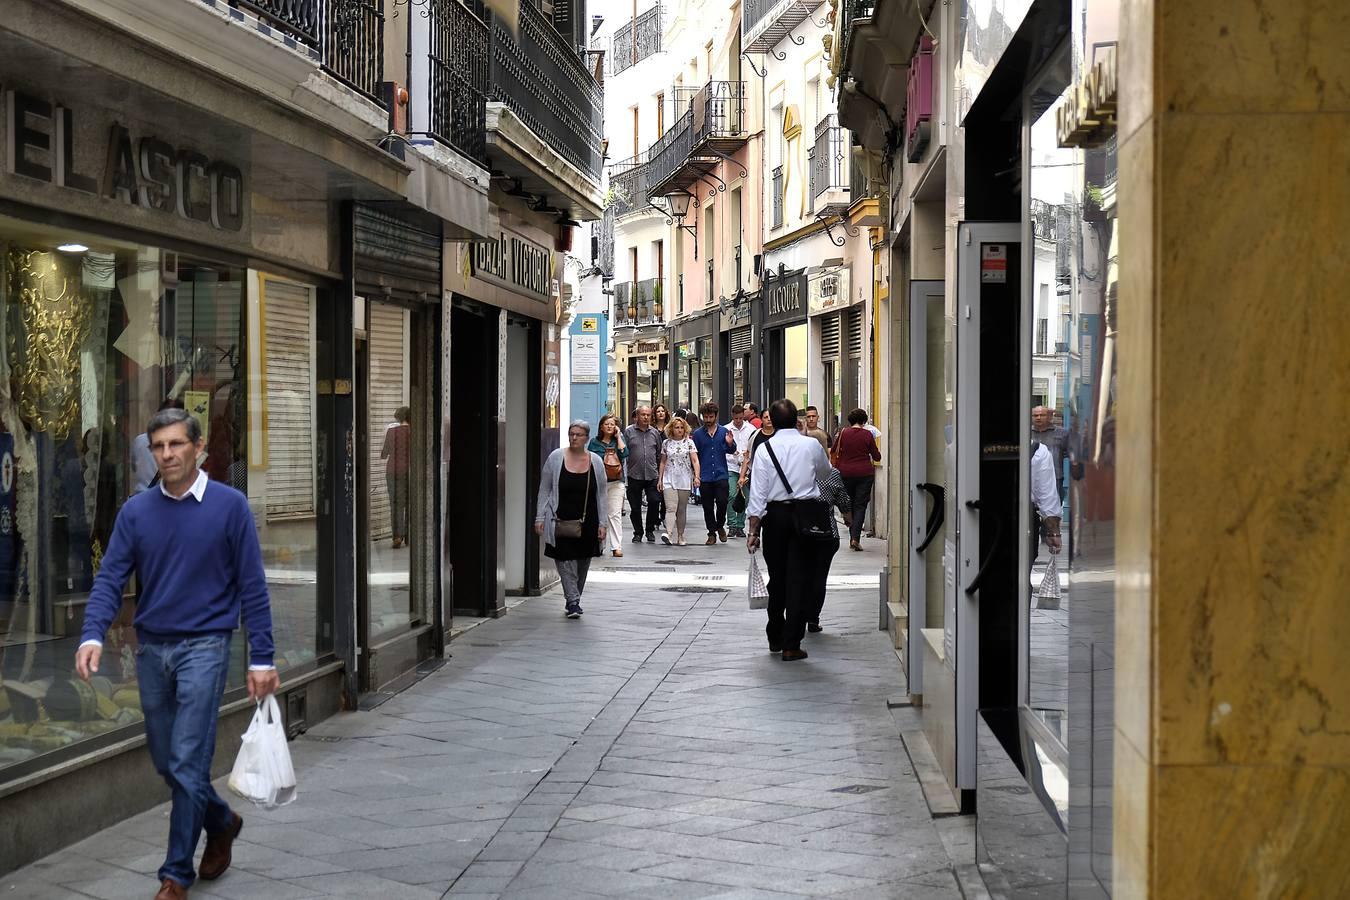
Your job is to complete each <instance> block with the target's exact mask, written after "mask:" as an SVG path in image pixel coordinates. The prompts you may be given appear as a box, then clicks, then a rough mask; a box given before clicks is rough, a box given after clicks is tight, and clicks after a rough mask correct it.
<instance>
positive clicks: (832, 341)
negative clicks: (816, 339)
mask: <svg viewBox="0 0 1350 900" xmlns="http://www.w3.org/2000/svg"><path fill="white" fill-rule="evenodd" d="M820 355H821V358H822V359H831V358H834V357H836V356H838V355H839V314H838V313H836V314H835V315H832V316H826V317H825V318H824V319H822V320H821V322H820Z"/></svg>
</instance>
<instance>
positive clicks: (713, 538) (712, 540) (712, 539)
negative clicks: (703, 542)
mask: <svg viewBox="0 0 1350 900" xmlns="http://www.w3.org/2000/svg"><path fill="white" fill-rule="evenodd" d="M715 543H717V535H715V534H710V535H708V546H709V547H711V546H712V545H713V544H715Z"/></svg>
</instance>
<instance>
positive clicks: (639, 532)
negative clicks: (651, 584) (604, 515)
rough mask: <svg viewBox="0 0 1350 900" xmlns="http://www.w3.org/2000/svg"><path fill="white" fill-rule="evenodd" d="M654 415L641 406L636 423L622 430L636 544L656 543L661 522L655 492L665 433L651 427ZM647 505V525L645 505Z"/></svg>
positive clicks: (630, 512)
mask: <svg viewBox="0 0 1350 900" xmlns="http://www.w3.org/2000/svg"><path fill="white" fill-rule="evenodd" d="M651 423H652V411H651V409H649V408H648V407H645V406H640V407H638V411H637V421H636V422H634V423H633V424H632V425H629V426H628V427H627V428H625V429H624V430H623V442H624V444H625V445H627V447H628V482H627V492H628V512H629V516H630V517H631V518H632V522H633V543H635V544H640V543H642V538H643V536H644V535H645V536H646V538H647V540H648V541H651V542H652V543H655V542H656V526H657V524H658V523H659V522H660V521H661V497H660V494H659V492H658V491H657V488H656V476H657V472H658V471H659V469H660V467H661V442H662V441H663V440H664V439H665V438H664V433H663V432H661V431H659V430H657V429H656V428H654V427H652V424H651ZM643 500H646V501H647V517H646V522H645V525H644V522H643V517H642V501H643Z"/></svg>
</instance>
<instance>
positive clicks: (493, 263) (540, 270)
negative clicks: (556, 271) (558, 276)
mask: <svg viewBox="0 0 1350 900" xmlns="http://www.w3.org/2000/svg"><path fill="white" fill-rule="evenodd" d="M469 259H470V263H471V266H472V269H471V271H472V274H473V275H475V276H476V277H478V278H482V279H484V280H485V281H492V282H495V283H497V284H500V285H502V286H503V287H506V288H509V289H511V290H513V291H516V292H517V293H521V294H525V295H527V296H529V297H533V298H535V299H536V300H542V301H544V302H548V300H549V299H550V298H551V296H552V292H553V252H552V251H551V250H547V249H545V248H544V247H543V246H542V245H540V244H536V243H535V242H534V241H531V240H527V239H526V238H524V237H521V236H520V235H518V234H514V233H512V232H509V231H503V232H502V233H501V237H499V238H498V239H497V240H495V241H481V242H479V243H476V244H474V245H473V252H472V253H470V254H469Z"/></svg>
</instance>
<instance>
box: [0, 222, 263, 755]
mask: <svg viewBox="0 0 1350 900" xmlns="http://www.w3.org/2000/svg"><path fill="white" fill-rule="evenodd" d="M0 259H3V265H4V272H3V277H0V329H3V332H4V333H3V336H2V339H0V780H3V779H4V778H5V777H6V775H9V776H11V777H13V776H15V775H17V774H21V772H22V771H23V770H26V769H29V768H34V767H36V766H37V765H45V764H47V761H45V760H44V761H38V762H33V761H34V760H36V758H37V757H40V756H42V755H44V754H47V753H51V752H53V751H60V750H62V749H63V748H66V747H70V746H71V745H75V744H78V743H80V742H82V741H86V740H90V739H96V738H98V737H100V736H102V735H107V734H109V733H110V732H113V731H117V730H119V729H122V728H124V727H131V726H137V725H139V723H140V722H141V705H140V696H139V693H138V691H137V685H136V666H135V651H136V647H137V645H136V635H135V632H134V630H133V629H132V627H131V623H132V617H133V613H134V605H135V599H134V598H135V585H134V581H133V584H130V585H128V586H127V589H126V591H125V595H124V596H125V599H124V603H123V607H122V609H121V611H120V612H119V614H118V615H117V617H116V618H115V619H114V622H113V624H112V627H111V628H110V629H109V631H108V634H107V635H106V636H105V637H104V650H103V660H102V665H101V667H100V671H99V673H98V674H97V675H96V676H95V677H94V678H92V679H91V680H90V682H89V683H85V682H83V681H81V680H79V679H78V678H77V677H76V676H75V674H74V656H75V649H76V647H77V646H78V644H79V640H80V630H81V626H82V624H83V619H84V607H85V604H86V602H87V600H88V596H89V589H90V586H91V584H92V582H93V578H94V575H95V573H96V572H97V571H98V569H99V565H100V562H101V559H102V556H103V553H104V551H105V549H106V547H107V544H108V539H109V537H110V536H111V534H112V527H113V522H114V520H115V518H116V516H117V513H118V510H119V509H120V508H121V507H122V504H123V503H125V502H126V500H127V499H128V498H130V497H132V496H133V495H135V494H137V493H139V492H141V491H148V490H158V487H157V481H158V479H157V473H156V466H155V461H154V459H153V457H152V455H151V453H150V448H149V441H148V439H147V438H146V436H145V434H144V427H145V423H146V422H147V421H148V420H149V418H150V416H151V415H153V414H154V413H155V411H156V410H158V409H160V408H162V407H165V406H178V407H182V408H185V409H187V410H188V411H189V412H190V413H191V414H192V415H193V416H194V417H196V419H197V420H198V422H199V423H200V425H201V429H202V433H203V435H204V436H205V439H206V449H205V453H204V456H203V458H202V459H201V460H200V465H201V467H202V469H203V470H204V471H205V472H206V474H207V475H208V476H209V477H210V478H212V479H214V480H216V481H221V482H224V483H226V484H230V485H233V486H235V487H238V488H239V489H240V490H245V491H247V489H248V480H249V471H248V465H247V461H246V456H245V449H246V444H247V434H246V431H245V427H244V426H245V406H246V403H245V388H244V375H245V372H244V369H245V366H246V364H247V360H246V357H245V353H244V339H243V327H242V322H243V318H242V312H243V309H242V304H243V300H244V293H245V292H244V272H243V270H240V269H235V268H231V267H229V266H223V265H220V264H217V263H214V262H211V261H208V260H205V259H197V258H192V257H189V256H187V255H181V254H178V253H173V252H168V251H163V250H160V249H157V248H153V247H144V246H138V245H135V244H132V243H128V242H124V241H116V240H108V239H104V238H99V237H95V236H93V235H86V234H77V233H71V232H69V231H66V230H64V229H57V228H54V227H51V226H46V225H36V224H30V223H27V222H23V221H20V220H17V219H12V218H4V217H0ZM242 648H243V640H242V635H236V640H235V643H234V652H233V653H232V660H231V671H230V678H229V682H230V684H231V686H238V685H242V683H243V674H244V670H245V666H246V659H245V655H244V653H243V650H242Z"/></svg>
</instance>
